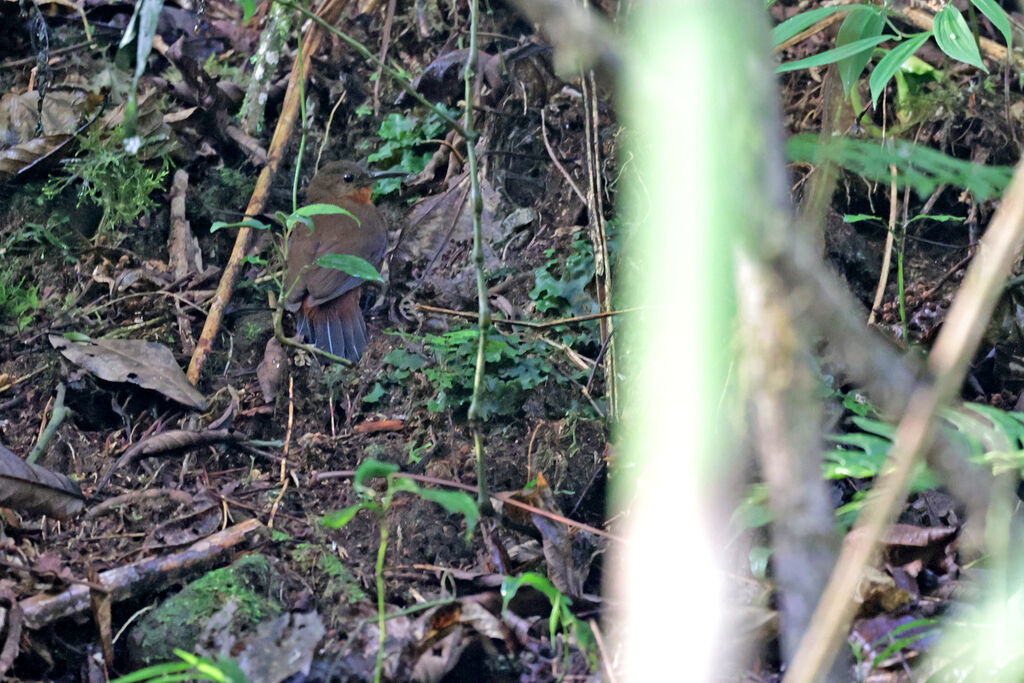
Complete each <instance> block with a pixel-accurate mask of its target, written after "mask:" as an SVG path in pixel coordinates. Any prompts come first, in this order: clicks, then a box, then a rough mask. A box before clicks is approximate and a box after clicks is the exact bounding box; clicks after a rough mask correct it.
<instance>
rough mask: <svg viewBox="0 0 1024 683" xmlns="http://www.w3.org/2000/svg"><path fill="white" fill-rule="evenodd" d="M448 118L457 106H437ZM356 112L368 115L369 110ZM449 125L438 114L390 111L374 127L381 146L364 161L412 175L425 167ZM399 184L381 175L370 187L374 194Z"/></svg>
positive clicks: (399, 180)
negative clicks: (417, 114) (423, 114)
mask: <svg viewBox="0 0 1024 683" xmlns="http://www.w3.org/2000/svg"><path fill="white" fill-rule="evenodd" d="M437 106H438V107H439V108H440V109H442V110H443V111H444V112H445V113H447V114H448V115H449V116H451V117H453V118H454V117H458V115H459V112H458V110H456V109H452V108H450V107H446V106H445V105H443V104H439V105H437ZM357 113H365V114H367V115H368V114H369V113H370V112H369V109H366V110H360V111H359V112H357ZM447 127H448V124H446V123H445V122H444V120H443V119H442V118H441V117H440V116H438V115H437V113H436V112H429V113H427V114H426V115H425V116H416V115H413V114H398V113H392V114H388V115H387V116H385V117H384V120H383V121H381V123H380V128H378V129H377V136H378V137H379V138H380V145H379V146H378V147H377V151H375V152H373V153H372V154H370V155H369V156H368V157H367V159H366V160H367V161H368V162H369V163H370V164H372V165H374V166H376V167H379V168H380V169H382V170H388V171H405V172H406V173H408V174H410V175H415V174H416V173H419V172H420V171H422V170H423V169H425V168H426V167H427V163H428V162H429V161H430V158H431V157H432V156H434V152H435V151H437V147H438V144H440V143H439V142H438V139H439V138H443V137H444V136H445V131H446V129H447ZM401 186H402V178H383V179H381V180H378V181H377V183H376V185H375V186H374V189H373V197H374V199H376V198H377V197H383V196H385V195H389V194H394V193H397V192H398V190H399V188H401Z"/></svg>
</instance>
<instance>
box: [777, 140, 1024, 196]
mask: <svg viewBox="0 0 1024 683" xmlns="http://www.w3.org/2000/svg"><path fill="white" fill-rule="evenodd" d="M786 153H787V154H788V155H789V158H790V159H791V160H792V161H806V162H809V163H812V164H820V163H823V162H826V161H831V162H833V163H835V164H838V165H839V166H841V167H842V168H845V169H846V170H848V171H852V172H854V173H856V174H858V175H862V176H864V177H866V178H868V179H869V180H874V181H876V182H884V183H888V182H890V181H891V179H892V177H891V174H890V171H889V166H890V164H891V165H894V166H896V170H897V171H898V175H897V182H898V184H899V186H900V187H906V186H908V185H909V186H910V187H911V188H913V190H914V191H915V192H917V194H918V196H921V197H927V196H928V195H930V194H931V193H932V192H933V191H934V190H935V188H936V187H938V186H939V185H940V184H942V183H948V184H950V185H955V186H957V187H962V188H965V189H968V190H970V191H971V192H973V193H974V196H975V198H976V199H977V200H978V201H985V200H986V199H989V198H990V197H994V196H997V195H999V194H1001V193H1002V192H1003V190H1005V189H1006V187H1007V185H1009V184H1010V178H1011V177H1013V168H1012V167H1010V166H984V165H982V164H977V163H973V162H970V161H963V160H962V159H957V158H956V157H951V156H949V155H947V154H943V153H942V152H939V151H938V150H934V149H931V148H930V147H926V146H924V145H915V144H912V143H909V142H906V141H904V140H894V141H893V143H892V145H880V144H879V143H878V141H877V140H854V139H851V138H847V137H836V138H833V139H831V140H829V141H827V142H825V143H821V142H820V141H819V139H818V136H817V135H813V134H801V135H794V136H792V137H790V138H789V140H788V141H787V142H786Z"/></svg>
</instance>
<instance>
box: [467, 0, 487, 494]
mask: <svg viewBox="0 0 1024 683" xmlns="http://www.w3.org/2000/svg"><path fill="white" fill-rule="evenodd" d="M479 4H480V3H479V0H471V2H470V4H469V56H468V57H467V58H466V70H465V72H464V73H463V78H464V80H465V85H466V88H465V100H466V114H465V118H464V121H465V124H464V125H465V130H466V131H467V133H465V134H464V137H465V138H466V158H467V160H468V161H469V183H470V190H469V203H470V206H471V207H472V209H473V214H472V215H473V268H474V270H475V271H476V295H477V304H478V306H479V310H480V313H479V316H480V318H479V321H478V322H479V335H478V336H477V345H476V372H475V373H474V374H473V398H472V399H471V400H470V403H469V414H468V416H467V417H468V419H469V425H470V428H471V429H472V430H473V447H474V449H475V451H476V479H477V485H478V486H479V487H480V490H479V492H478V493H477V506H478V507H479V508H480V511H481V513H490V512H492V508H491V499H490V496H489V495H488V493H487V467H486V464H487V459H486V455H485V453H484V437H483V433H482V431H481V423H482V421H483V416H482V415H481V409H480V405H481V398H482V396H483V393H484V371H485V368H486V355H485V353H484V352H485V350H486V348H487V330H488V329H489V327H490V322H491V311H490V301H489V298H488V293H487V279H486V278H485V277H484V236H483V225H482V223H483V221H482V219H481V217H482V216H483V211H484V202H483V198H482V196H481V194H480V171H479V169H478V168H477V158H476V134H475V133H473V134H470V132H469V131H473V83H474V81H475V80H476V67H477V59H478V56H479V55H478V52H477V46H476V29H477V13H478V11H479Z"/></svg>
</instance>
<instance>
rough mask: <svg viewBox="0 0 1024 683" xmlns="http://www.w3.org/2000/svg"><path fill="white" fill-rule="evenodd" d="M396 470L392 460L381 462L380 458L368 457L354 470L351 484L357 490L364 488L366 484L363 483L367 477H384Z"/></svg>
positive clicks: (396, 466)
mask: <svg viewBox="0 0 1024 683" xmlns="http://www.w3.org/2000/svg"><path fill="white" fill-rule="evenodd" d="M397 471H398V465H396V464H394V463H393V462H381V461H380V460H374V459H373V458H370V459H369V460H366V461H364V462H363V464H362V465H360V466H359V469H357V470H356V478H355V480H354V481H353V482H352V486H353V487H355V489H356V490H357V491H360V490H366V488H367V487H366V484H365V483H364V482H365V481H366V480H367V479H375V478H378V477H386V476H388V475H389V474H394V473H395V472H397Z"/></svg>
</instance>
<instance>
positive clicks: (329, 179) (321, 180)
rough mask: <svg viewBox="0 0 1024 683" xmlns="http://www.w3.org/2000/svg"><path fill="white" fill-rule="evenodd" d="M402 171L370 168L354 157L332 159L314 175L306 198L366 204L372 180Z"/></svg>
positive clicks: (315, 201)
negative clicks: (373, 169) (350, 158)
mask: <svg viewBox="0 0 1024 683" xmlns="http://www.w3.org/2000/svg"><path fill="white" fill-rule="evenodd" d="M404 175H406V174H405V172H404V171H399V172H395V171H369V170H367V169H366V168H365V167H364V166H362V165H361V164H359V163H356V162H355V161H332V162H331V163H329V164H325V165H324V166H323V167H322V168H321V169H320V170H319V171H317V173H316V175H315V176H313V179H312V180H311V181H310V182H309V187H308V188H307V190H306V198H307V200H308V201H309V202H311V203H326V204H331V203H334V202H336V201H338V200H339V199H351V200H353V201H356V202H358V203H360V204H369V203H370V195H371V192H372V188H373V183H374V182H376V181H377V180H378V179H379V178H393V177H397V176H404Z"/></svg>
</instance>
